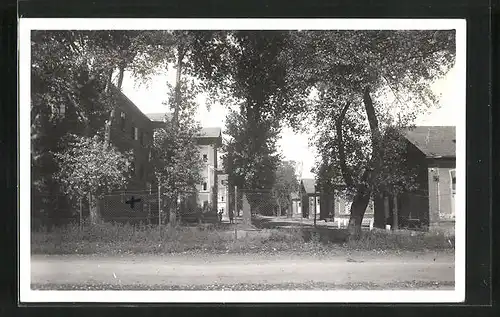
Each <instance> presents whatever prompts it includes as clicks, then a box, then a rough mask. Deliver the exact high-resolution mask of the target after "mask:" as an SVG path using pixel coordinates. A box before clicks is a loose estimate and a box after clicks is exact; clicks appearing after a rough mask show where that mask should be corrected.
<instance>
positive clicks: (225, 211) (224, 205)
mask: <svg viewBox="0 0 500 317" xmlns="http://www.w3.org/2000/svg"><path fill="white" fill-rule="evenodd" d="M217 179H218V182H219V186H218V195H217V207H218V208H219V209H218V211H217V212H222V219H223V220H229V208H230V206H229V183H228V174H219V175H218V178H217Z"/></svg>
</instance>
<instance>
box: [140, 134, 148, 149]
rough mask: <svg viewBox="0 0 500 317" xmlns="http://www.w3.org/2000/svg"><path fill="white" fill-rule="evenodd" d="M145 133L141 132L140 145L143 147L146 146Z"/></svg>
mask: <svg viewBox="0 0 500 317" xmlns="http://www.w3.org/2000/svg"><path fill="white" fill-rule="evenodd" d="M146 134H147V133H146V132H144V131H142V130H141V145H142V146H144V145H145V144H146Z"/></svg>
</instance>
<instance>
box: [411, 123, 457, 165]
mask: <svg viewBox="0 0 500 317" xmlns="http://www.w3.org/2000/svg"><path fill="white" fill-rule="evenodd" d="M406 138H407V139H408V141H410V142H411V143H412V144H413V145H415V146H416V147H417V148H418V149H419V150H420V151H422V153H424V154H425V155H426V156H427V157H431V158H440V157H450V158H454V157H456V150H455V148H456V146H455V141H456V132H455V127H454V126H417V127H414V128H409V129H408V130H407V131H406Z"/></svg>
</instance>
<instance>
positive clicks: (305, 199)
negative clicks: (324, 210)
mask: <svg viewBox="0 0 500 317" xmlns="http://www.w3.org/2000/svg"><path fill="white" fill-rule="evenodd" d="M300 193H301V194H300V196H301V206H302V217H304V218H310V219H314V216H315V215H316V217H317V219H319V217H318V216H319V213H320V193H319V192H318V191H317V188H316V181H315V180H314V179H310V178H303V179H302V180H301V181H300Z"/></svg>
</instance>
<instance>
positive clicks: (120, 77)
mask: <svg viewBox="0 0 500 317" xmlns="http://www.w3.org/2000/svg"><path fill="white" fill-rule="evenodd" d="M125 66H126V65H125V63H121V64H120V67H119V73H118V84H117V87H118V89H119V90H122V85H123V76H124V74H125Z"/></svg>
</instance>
